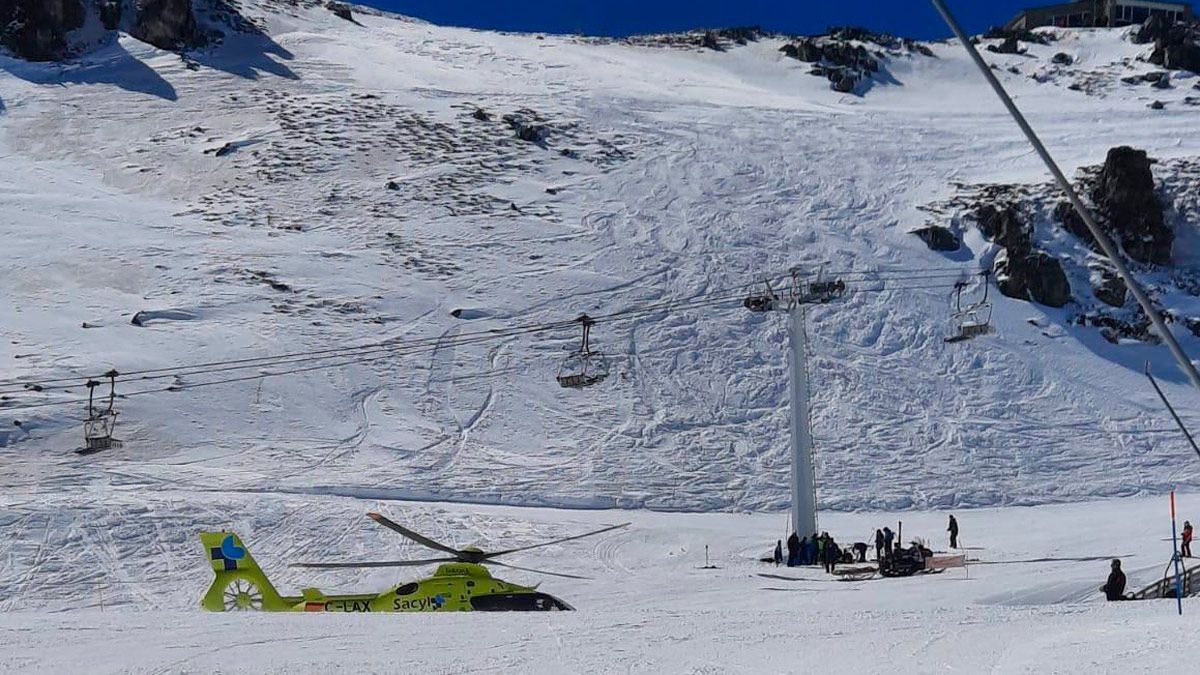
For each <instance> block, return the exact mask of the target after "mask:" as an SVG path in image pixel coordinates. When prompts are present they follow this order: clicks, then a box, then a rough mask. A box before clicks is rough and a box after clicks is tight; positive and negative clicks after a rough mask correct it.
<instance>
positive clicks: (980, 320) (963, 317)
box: [945, 272, 992, 342]
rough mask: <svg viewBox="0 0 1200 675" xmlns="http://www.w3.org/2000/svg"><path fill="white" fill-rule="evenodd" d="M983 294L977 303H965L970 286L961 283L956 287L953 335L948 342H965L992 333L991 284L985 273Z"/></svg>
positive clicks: (952, 316)
mask: <svg viewBox="0 0 1200 675" xmlns="http://www.w3.org/2000/svg"><path fill="white" fill-rule="evenodd" d="M981 276H982V277H983V294H982V295H981V296H980V297H979V298H978V299H977V300H976V301H975V302H966V303H964V301H963V291H964V290H966V288H967V286H968V284H967V282H965V281H960V282H958V283H957V284H955V285H954V313H953V314H952V315H951V320H952V321H953V333H951V334H950V335H949V336H947V337H946V338H945V340H946V342H963V341H965V340H970V339H972V338H977V337H981V336H983V335H987V334H988V333H991V332H992V303H991V301H990V300H988V289H989V287H990V286H991V283H990V282H989V279H988V276H989V275H988V273H987V272H983V273H982V274H981Z"/></svg>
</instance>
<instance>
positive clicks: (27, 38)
mask: <svg viewBox="0 0 1200 675" xmlns="http://www.w3.org/2000/svg"><path fill="white" fill-rule="evenodd" d="M85 16H86V15H85V8H84V5H83V1H82V0H0V45H3V46H4V47H7V48H8V49H9V50H11V51H12V52H13V54H16V55H17V56H19V57H21V58H23V59H28V60H30V61H53V60H57V59H61V58H63V57H64V56H66V55H67V53H68V51H69V45H68V43H67V33H70V32H71V31H73V30H75V29H77V28H79V27H81V26H82V25H83V21H84V19H85Z"/></svg>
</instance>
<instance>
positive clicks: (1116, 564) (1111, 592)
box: [1100, 558, 1125, 602]
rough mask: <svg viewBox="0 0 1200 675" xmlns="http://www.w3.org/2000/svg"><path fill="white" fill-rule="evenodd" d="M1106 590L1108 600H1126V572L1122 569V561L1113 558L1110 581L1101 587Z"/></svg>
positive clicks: (1105, 595)
mask: <svg viewBox="0 0 1200 675" xmlns="http://www.w3.org/2000/svg"><path fill="white" fill-rule="evenodd" d="M1100 590H1101V591H1104V597H1105V598H1108V600H1109V601H1110V602H1111V601H1114V600H1124V599H1125V573H1124V572H1122V571H1121V561H1120V560H1117V559H1116V558H1113V561H1112V572H1110V573H1109V575H1108V581H1107V582H1105V584H1104V585H1103V586H1101V587H1100Z"/></svg>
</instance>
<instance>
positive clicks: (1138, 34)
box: [1130, 14, 1169, 45]
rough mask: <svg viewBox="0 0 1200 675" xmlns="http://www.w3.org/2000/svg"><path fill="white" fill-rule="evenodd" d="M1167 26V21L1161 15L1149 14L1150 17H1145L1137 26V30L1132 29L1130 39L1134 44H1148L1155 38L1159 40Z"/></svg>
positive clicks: (1165, 32) (1164, 34) (1164, 35)
mask: <svg viewBox="0 0 1200 675" xmlns="http://www.w3.org/2000/svg"><path fill="white" fill-rule="evenodd" d="M1168 28H1169V26H1167V22H1166V21H1165V20H1164V19H1163V18H1162V17H1161V16H1159V15H1158V14H1151V15H1150V18H1148V19H1146V22H1145V23H1143V24H1142V25H1141V26H1139V27H1138V29H1137V30H1135V31H1133V34H1132V35H1131V36H1130V39H1132V40H1133V42H1134V44H1139V45H1146V44H1150V43H1151V42H1154V41H1155V40H1160V39H1162V38H1164V37H1166V35H1167V29H1168Z"/></svg>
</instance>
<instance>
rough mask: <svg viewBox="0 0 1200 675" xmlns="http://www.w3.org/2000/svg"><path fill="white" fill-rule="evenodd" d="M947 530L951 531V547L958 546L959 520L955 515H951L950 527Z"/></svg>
mask: <svg viewBox="0 0 1200 675" xmlns="http://www.w3.org/2000/svg"><path fill="white" fill-rule="evenodd" d="M946 531H947V532H949V533H950V548H958V521H957V520H955V519H954V516H953V515H951V516H950V527H947V528H946Z"/></svg>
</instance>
